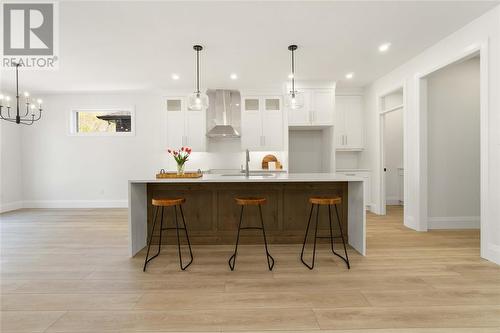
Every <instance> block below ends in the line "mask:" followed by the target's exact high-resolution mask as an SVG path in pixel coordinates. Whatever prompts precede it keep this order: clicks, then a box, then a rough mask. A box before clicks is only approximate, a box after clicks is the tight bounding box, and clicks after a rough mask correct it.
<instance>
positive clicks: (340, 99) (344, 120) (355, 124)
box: [335, 96, 365, 151]
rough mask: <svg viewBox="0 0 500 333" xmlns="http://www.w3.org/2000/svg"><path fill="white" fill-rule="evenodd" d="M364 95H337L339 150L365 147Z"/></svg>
mask: <svg viewBox="0 0 500 333" xmlns="http://www.w3.org/2000/svg"><path fill="white" fill-rule="evenodd" d="M364 132H365V131H364V123H363V98H362V96H337V97H336V106H335V144H336V149H337V150H352V151H357V150H363V149H364V145H365V143H364Z"/></svg>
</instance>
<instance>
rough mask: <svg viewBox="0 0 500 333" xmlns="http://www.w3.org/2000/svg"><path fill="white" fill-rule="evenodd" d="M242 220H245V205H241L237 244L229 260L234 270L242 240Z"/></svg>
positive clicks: (230, 266)
mask: <svg viewBox="0 0 500 333" xmlns="http://www.w3.org/2000/svg"><path fill="white" fill-rule="evenodd" d="M241 221H243V206H241V211H240V223H239V224H238V234H237V236H236V246H235V248H234V253H233V255H232V256H231V257H230V258H229V260H228V264H229V268H231V270H232V271H234V265H235V264H236V254H237V253H238V244H239V242H240V230H241ZM231 261H232V263H231Z"/></svg>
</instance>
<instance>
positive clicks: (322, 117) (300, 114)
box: [288, 88, 335, 126]
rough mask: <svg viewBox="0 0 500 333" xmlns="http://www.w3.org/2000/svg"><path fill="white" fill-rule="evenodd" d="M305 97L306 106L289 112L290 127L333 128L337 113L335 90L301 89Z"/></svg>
mask: <svg viewBox="0 0 500 333" xmlns="http://www.w3.org/2000/svg"><path fill="white" fill-rule="evenodd" d="M299 91H300V92H301V93H302V94H303V95H304V106H303V107H302V108H301V109H298V110H291V109H289V110H288V125H290V126H332V125H333V120H334V111H335V90H334V89H307V88H304V89H299Z"/></svg>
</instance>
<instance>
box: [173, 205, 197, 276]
mask: <svg viewBox="0 0 500 333" xmlns="http://www.w3.org/2000/svg"><path fill="white" fill-rule="evenodd" d="M179 208H180V211H181V216H182V223H183V225H184V226H183V227H182V228H179V222H178V221H177V206H174V213H175V230H176V231H177V249H178V250H179V265H180V266H181V269H182V270H183V271H184V270H185V269H186V268H188V267H189V265H191V264H192V263H193V252H192V251H191V243H190V242H189V236H188V231H187V228H186V221H185V220H184V212H183V211H182V206H181V205H179ZM179 229H183V230H184V232H185V234H186V240H187V245H188V248H189V255H190V257H191V260H190V261H189V263H188V264H187V265H186V266H184V267H183V266H182V253H181V240H180V237H179Z"/></svg>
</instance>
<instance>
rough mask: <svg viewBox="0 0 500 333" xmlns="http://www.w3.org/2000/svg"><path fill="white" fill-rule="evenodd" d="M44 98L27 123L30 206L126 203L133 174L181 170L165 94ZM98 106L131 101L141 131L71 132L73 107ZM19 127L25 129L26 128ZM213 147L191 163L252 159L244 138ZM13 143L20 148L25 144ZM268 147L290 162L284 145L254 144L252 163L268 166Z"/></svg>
mask: <svg viewBox="0 0 500 333" xmlns="http://www.w3.org/2000/svg"><path fill="white" fill-rule="evenodd" d="M173 95H175V94H173ZM186 95H187V93H186ZM42 98H43V100H44V105H45V107H46V111H45V112H44V114H43V118H42V120H41V121H39V122H37V123H36V124H35V125H33V126H30V127H22V128H21V130H22V147H21V148H22V149H21V150H22V160H23V163H22V166H23V168H22V174H23V184H22V191H23V193H22V194H23V195H22V196H21V199H19V197H18V199H16V200H23V201H24V207H55V208H60V207H68V208H74V207H126V205H127V184H128V180H130V179H151V178H152V177H154V175H155V174H156V173H157V171H158V170H159V169H161V168H165V169H168V170H175V162H174V160H173V158H172V157H171V156H169V155H168V154H167V152H166V149H167V147H166V141H165V129H164V126H165V123H166V118H165V113H164V112H162V110H164V105H163V101H164V98H163V97H162V96H161V95H159V94H141V93H116V94H103V93H92V94H53V95H47V96H42ZM99 107H104V108H130V107H132V108H133V109H134V110H135V128H136V134H135V135H134V136H122V137H118V136H114V137H113V136H74V135H70V134H69V120H70V113H71V110H72V109H74V108H89V109H96V108H99ZM15 128H18V127H15ZM17 135H18V136H19V137H20V135H19V132H18V133H17ZM3 142H4V141H3V140H2V147H3ZM207 148H208V151H206V152H193V154H192V156H191V158H190V161H188V162H187V164H186V169H187V170H197V169H198V168H199V169H203V170H206V169H212V168H221V169H228V168H229V169H232V168H234V169H239V168H240V167H241V165H244V164H245V154H244V152H242V150H241V144H240V141H239V140H235V141H231V140H228V141H226V140H224V141H220V142H216V141H214V142H211V143H210V144H209V145H208V147H207ZM14 151H17V152H18V153H19V150H18V149H16V150H14ZM11 153H13V151H12V150H11ZM268 153H272V154H275V155H276V156H277V157H278V159H279V160H280V161H282V162H283V163H284V164H285V163H286V162H287V160H286V154H284V152H251V160H250V168H251V169H259V168H261V160H262V158H263V157H264V155H266V154H268ZM19 165H21V163H19ZM3 170H4V168H2V172H3ZM6 172H7V170H6ZM8 173H9V174H11V175H12V174H13V173H12V172H8ZM10 187H12V186H10ZM18 188H19V189H21V185H20V186H18ZM12 200H14V199H12Z"/></svg>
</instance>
